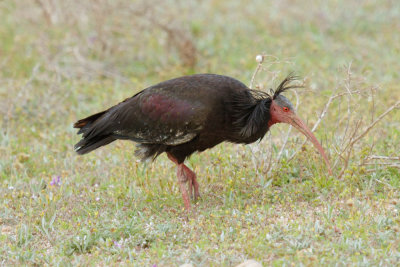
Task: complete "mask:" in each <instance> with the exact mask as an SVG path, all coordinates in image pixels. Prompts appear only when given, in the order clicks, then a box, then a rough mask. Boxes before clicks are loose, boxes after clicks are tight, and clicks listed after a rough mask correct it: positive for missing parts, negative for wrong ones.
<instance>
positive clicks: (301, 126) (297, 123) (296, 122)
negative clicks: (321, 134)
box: [287, 114, 332, 175]
mask: <svg viewBox="0 0 400 267" xmlns="http://www.w3.org/2000/svg"><path fill="white" fill-rule="evenodd" d="M287 123H289V124H291V125H293V126H294V127H295V128H296V129H297V130H299V131H300V132H301V133H302V134H304V135H305V136H306V137H307V138H308V139H309V140H310V141H311V143H313V144H314V146H315V147H316V148H317V149H318V151H319V153H321V155H322V157H323V158H324V161H325V163H326V166H327V167H328V171H329V174H330V175H332V169H331V165H330V164H329V161H328V157H327V156H326V154H325V151H324V149H323V148H322V146H321V144H320V143H319V142H318V140H317V138H316V137H315V136H314V134H313V133H312V132H311V131H310V129H308V127H307V125H306V124H305V123H304V122H303V121H302V120H301V119H300V118H299V117H298V116H297V115H296V114H292V116H290V119H289V120H288V121H287Z"/></svg>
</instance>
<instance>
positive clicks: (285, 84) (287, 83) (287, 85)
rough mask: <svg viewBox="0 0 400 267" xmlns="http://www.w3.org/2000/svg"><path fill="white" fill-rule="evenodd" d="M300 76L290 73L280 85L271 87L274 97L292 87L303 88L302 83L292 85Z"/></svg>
mask: <svg viewBox="0 0 400 267" xmlns="http://www.w3.org/2000/svg"><path fill="white" fill-rule="evenodd" d="M298 79H299V77H298V76H296V75H293V73H291V74H289V75H288V76H287V77H286V78H285V79H284V80H283V81H282V82H281V83H280V84H279V86H278V87H277V88H276V89H275V90H272V89H271V96H272V99H275V98H276V97H277V96H278V95H280V94H281V93H283V92H285V91H287V90H290V89H295V88H302V87H303V86H301V85H297V84H294V85H290V83H291V82H293V81H296V80H298Z"/></svg>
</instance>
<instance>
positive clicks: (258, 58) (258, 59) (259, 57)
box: [256, 55, 264, 63]
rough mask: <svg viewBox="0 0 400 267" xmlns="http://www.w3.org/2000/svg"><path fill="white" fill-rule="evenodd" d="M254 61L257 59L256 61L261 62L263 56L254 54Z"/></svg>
mask: <svg viewBox="0 0 400 267" xmlns="http://www.w3.org/2000/svg"><path fill="white" fill-rule="evenodd" d="M256 61H257V62H258V63H261V62H263V61H264V57H263V56H262V55H257V56H256Z"/></svg>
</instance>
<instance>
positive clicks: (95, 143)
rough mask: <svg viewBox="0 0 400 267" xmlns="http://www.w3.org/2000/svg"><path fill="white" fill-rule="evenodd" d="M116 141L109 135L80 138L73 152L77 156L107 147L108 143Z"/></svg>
mask: <svg viewBox="0 0 400 267" xmlns="http://www.w3.org/2000/svg"><path fill="white" fill-rule="evenodd" d="M115 140H116V139H115V138H114V137H112V136H110V135H108V136H95V137H93V138H90V139H86V138H82V139H81V141H79V142H78V143H77V144H76V145H75V146H74V148H75V151H76V153H78V154H79V155H83V154H86V153H89V152H90V151H93V150H95V149H96V148H99V147H101V146H105V145H108V144H109V143H111V142H113V141H115Z"/></svg>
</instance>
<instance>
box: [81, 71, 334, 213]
mask: <svg viewBox="0 0 400 267" xmlns="http://www.w3.org/2000/svg"><path fill="white" fill-rule="evenodd" d="M294 79H295V78H294V77H293V76H288V77H287V78H286V79H284V80H283V81H282V82H281V83H280V85H279V86H278V87H277V89H276V90H271V93H266V92H262V91H257V90H251V89H249V88H248V87H247V86H246V85H244V84H243V83H241V82H240V81H238V80H236V79H233V78H231V77H227V76H222V75H216V74H197V75H191V76H184V77H180V78H176V79H172V80H168V81H164V82H161V83H159V84H156V85H153V86H151V87H148V88H146V89H144V90H143V91H141V92H139V93H137V94H136V95H134V96H132V97H130V98H128V99H125V100H124V101H123V102H121V103H119V104H117V105H115V106H113V107H111V108H109V109H107V110H105V111H102V112H99V113H96V114H94V115H91V116H89V117H87V118H84V119H81V120H79V121H77V122H76V123H75V124H74V127H75V128H79V131H78V134H82V139H81V140H80V141H79V142H78V143H77V144H76V145H75V151H76V152H77V153H78V154H86V153H88V152H90V151H92V150H94V149H97V148H99V147H101V146H104V145H107V144H109V143H111V142H113V141H115V140H118V139H122V140H131V141H134V142H136V143H137V149H136V151H135V154H136V155H137V156H138V157H139V158H141V159H142V160H146V159H153V160H154V159H155V158H156V157H157V156H158V155H160V154H161V153H163V152H166V154H167V156H168V158H169V159H170V160H171V161H172V162H174V163H175V164H176V166H177V178H178V182H179V186H180V189H181V192H182V197H183V201H184V204H185V208H186V209H187V210H190V201H189V197H191V196H192V194H194V198H195V199H196V198H198V197H199V196H200V194H199V184H198V182H197V179H196V174H195V173H194V172H193V171H192V170H190V169H189V168H188V167H187V166H186V165H185V164H184V161H185V159H186V158H187V157H189V156H190V155H191V154H192V153H194V152H196V151H199V152H200V151H204V150H206V149H208V148H212V147H214V146H215V145H217V144H219V143H221V142H224V141H228V142H232V143H238V144H249V143H253V142H255V141H257V140H259V139H261V138H263V136H264V135H265V134H266V132H267V131H268V130H269V128H270V127H271V126H272V125H273V124H276V123H281V122H283V123H288V124H291V125H293V126H294V127H295V128H297V129H298V130H299V131H300V132H301V133H303V134H304V135H305V136H306V137H307V138H308V139H309V140H310V141H311V142H312V143H313V144H314V145H315V147H316V148H317V149H318V150H319V152H320V153H321V155H322V157H323V159H324V160H325V162H326V164H327V166H328V169H329V172H330V165H329V162H328V159H327V157H326V155H325V153H324V150H323V149H322V146H321V145H320V144H319V142H318V141H317V139H316V138H315V136H314V135H313V134H312V132H311V131H310V130H309V129H308V128H307V126H306V125H305V124H304V123H303V121H302V120H301V119H300V118H299V117H298V116H297V115H296V114H295V111H294V108H293V105H292V104H291V103H290V101H289V100H288V99H287V98H286V97H284V96H283V95H282V94H281V93H283V92H285V91H286V90H288V89H291V88H294V87H296V86H295V85H293V84H291V82H292V81H293V80H294ZM186 182H189V186H188V187H189V188H188V189H189V194H188V191H187V190H186V188H185V183H186Z"/></svg>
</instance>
